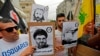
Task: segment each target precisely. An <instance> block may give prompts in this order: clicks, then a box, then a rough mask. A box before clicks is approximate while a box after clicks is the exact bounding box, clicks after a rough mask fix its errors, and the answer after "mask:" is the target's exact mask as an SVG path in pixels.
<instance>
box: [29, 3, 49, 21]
mask: <svg viewBox="0 0 100 56" xmlns="http://www.w3.org/2000/svg"><path fill="white" fill-rule="evenodd" d="M47 18H48V6H43V5H39V4H33V5H32V13H31V20H30V21H31V22H46V21H47Z"/></svg>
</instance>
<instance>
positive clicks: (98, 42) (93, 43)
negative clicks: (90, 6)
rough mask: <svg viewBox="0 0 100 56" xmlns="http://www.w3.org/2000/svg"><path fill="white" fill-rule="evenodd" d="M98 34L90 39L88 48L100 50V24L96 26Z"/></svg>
mask: <svg viewBox="0 0 100 56" xmlns="http://www.w3.org/2000/svg"><path fill="white" fill-rule="evenodd" d="M96 29H97V33H96V34H95V35H94V36H92V37H90V38H89V39H88V46H90V47H92V48H94V49H97V50H100V23H98V24H97V25H96Z"/></svg>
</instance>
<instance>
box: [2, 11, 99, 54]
mask: <svg viewBox="0 0 100 56" xmlns="http://www.w3.org/2000/svg"><path fill="white" fill-rule="evenodd" d="M66 21H68V20H67V19H66V17H65V15H64V14H63V13H59V14H57V17H56V26H57V27H56V30H55V39H54V41H55V47H54V51H55V56H70V54H72V55H73V56H76V55H75V51H76V50H77V49H76V47H72V48H68V49H67V48H65V47H64V46H63V45H62V41H61V37H62V29H63V22H66ZM18 28H19V27H18V26H17V25H16V24H15V23H14V22H13V21H12V20H11V19H7V18H1V19H0V38H1V39H0V56H29V55H32V54H33V53H34V51H35V50H36V47H35V46H30V45H29V37H28V34H19V33H18ZM95 29H96V30H97V33H96V34H95V35H94V22H93V21H91V22H89V23H87V24H86V25H85V26H84V33H83V35H82V37H80V38H79V39H78V44H83V45H86V46H89V47H91V48H94V49H97V50H100V44H99V43H100V38H99V36H100V24H98V25H97V26H96V27H95ZM41 32H42V34H41ZM47 36H48V35H47V33H46V32H45V31H44V30H43V29H38V30H37V31H36V32H35V34H34V35H33V37H34V39H36V40H38V39H43V40H45V42H42V43H41V42H38V41H37V42H36V43H37V44H38V45H39V47H38V48H45V47H48V46H49V45H48V44H47V43H46V41H47V40H46V38H47ZM44 44H46V45H44Z"/></svg>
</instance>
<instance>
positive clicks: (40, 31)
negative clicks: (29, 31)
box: [33, 29, 48, 39]
mask: <svg viewBox="0 0 100 56" xmlns="http://www.w3.org/2000/svg"><path fill="white" fill-rule="evenodd" d="M37 35H45V37H46V38H47V37H48V34H47V32H46V31H45V30H43V29H37V30H36V31H35V32H34V34H33V38H34V39H35V38H36V36H37Z"/></svg>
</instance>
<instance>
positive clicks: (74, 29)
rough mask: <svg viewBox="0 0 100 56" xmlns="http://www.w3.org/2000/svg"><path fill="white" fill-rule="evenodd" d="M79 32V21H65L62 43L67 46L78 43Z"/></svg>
mask: <svg viewBox="0 0 100 56" xmlns="http://www.w3.org/2000/svg"><path fill="white" fill-rule="evenodd" d="M77 33H78V23H77V22H64V23H63V33H62V44H63V45H64V46H65V48H70V47H73V46H76V45H77V38H78V36H77Z"/></svg>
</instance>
